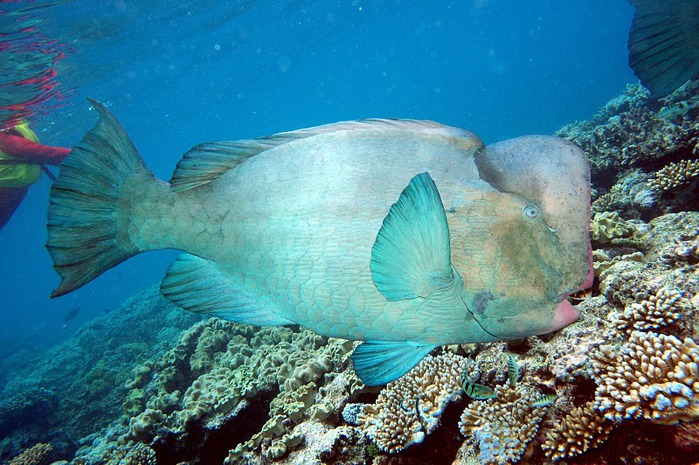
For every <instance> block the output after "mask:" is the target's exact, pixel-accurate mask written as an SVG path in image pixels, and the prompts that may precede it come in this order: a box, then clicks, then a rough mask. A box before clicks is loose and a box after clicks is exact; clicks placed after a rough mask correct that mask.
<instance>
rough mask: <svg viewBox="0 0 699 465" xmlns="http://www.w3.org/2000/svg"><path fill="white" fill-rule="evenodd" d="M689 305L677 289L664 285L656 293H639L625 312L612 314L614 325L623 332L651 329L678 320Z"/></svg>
mask: <svg viewBox="0 0 699 465" xmlns="http://www.w3.org/2000/svg"><path fill="white" fill-rule="evenodd" d="M689 306H690V304H689V301H688V300H687V299H686V298H684V297H683V296H682V294H681V293H680V292H679V291H678V290H677V289H674V288H670V287H663V288H661V289H660V290H659V291H657V292H656V293H655V294H650V295H648V294H645V295H639V296H638V301H637V302H633V303H631V304H630V305H628V306H627V307H626V308H625V309H624V312H623V313H621V314H620V313H615V314H612V315H611V320H612V325H613V326H614V327H615V328H616V330H617V331H618V332H619V333H622V334H631V332H633V331H636V330H638V331H651V330H654V329H658V328H662V327H663V326H668V325H671V324H673V323H675V322H677V321H678V320H679V319H680V317H682V314H683V313H684V312H685V311H686V309H687V308H689Z"/></svg>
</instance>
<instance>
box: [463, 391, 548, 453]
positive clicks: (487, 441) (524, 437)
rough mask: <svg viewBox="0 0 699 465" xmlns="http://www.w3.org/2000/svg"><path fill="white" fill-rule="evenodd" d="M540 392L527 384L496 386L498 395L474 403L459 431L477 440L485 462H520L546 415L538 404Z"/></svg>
mask: <svg viewBox="0 0 699 465" xmlns="http://www.w3.org/2000/svg"><path fill="white" fill-rule="evenodd" d="M540 397H541V394H540V393H539V391H538V390H537V389H536V388H534V387H532V386H529V385H526V384H516V385H513V383H507V384H503V385H500V386H497V387H496V388H495V397H494V398H493V399H489V400H477V401H474V402H472V403H471V404H470V405H469V406H468V408H466V410H464V412H463V414H462V415H461V418H460V420H459V430H460V431H461V433H462V434H463V435H464V436H466V437H467V438H469V441H472V442H473V443H475V445H476V447H477V449H478V459H479V461H480V463H482V464H484V465H490V464H509V463H515V462H517V461H518V460H519V459H520V457H521V456H522V454H524V451H525V450H526V448H527V444H528V443H529V441H531V440H532V439H534V436H536V433H537V431H538V430H539V424H540V423H541V420H542V419H543V417H544V415H545V414H546V407H545V406H541V407H539V406H536V402H537V400H538V399H539V398H540Z"/></svg>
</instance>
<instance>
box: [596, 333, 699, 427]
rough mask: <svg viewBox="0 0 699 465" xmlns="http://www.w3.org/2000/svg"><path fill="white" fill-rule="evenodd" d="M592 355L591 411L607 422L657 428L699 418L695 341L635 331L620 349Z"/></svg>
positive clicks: (698, 359) (610, 347) (698, 355)
mask: <svg viewBox="0 0 699 465" xmlns="http://www.w3.org/2000/svg"><path fill="white" fill-rule="evenodd" d="M590 357H591V360H592V369H593V376H594V378H595V381H596V382H597V390H596V392H595V408H597V409H598V410H600V411H601V412H603V413H604V414H605V417H606V418H608V419H610V420H616V421H621V420H624V419H628V418H645V419H648V420H651V421H654V422H656V423H661V424H674V423H677V422H678V421H692V420H696V419H697V418H699V346H697V344H696V343H695V342H694V341H693V340H691V339H689V338H686V339H684V341H682V340H680V339H678V338H676V337H674V336H668V335H664V334H657V333H645V332H641V331H634V332H632V333H631V336H630V338H629V340H628V342H626V343H624V344H623V345H621V347H619V348H617V347H615V346H614V345H604V346H601V347H600V348H599V349H598V350H597V351H595V352H593V353H592V354H591V356H590Z"/></svg>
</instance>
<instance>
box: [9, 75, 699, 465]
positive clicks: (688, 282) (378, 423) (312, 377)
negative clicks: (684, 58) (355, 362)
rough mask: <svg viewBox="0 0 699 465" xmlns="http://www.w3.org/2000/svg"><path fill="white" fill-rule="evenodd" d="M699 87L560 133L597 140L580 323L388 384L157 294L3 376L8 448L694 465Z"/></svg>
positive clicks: (630, 100) (329, 345)
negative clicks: (590, 278)
mask: <svg viewBox="0 0 699 465" xmlns="http://www.w3.org/2000/svg"><path fill="white" fill-rule="evenodd" d="M696 90H697V89H696V86H695V87H692V86H687V87H684V88H682V89H680V90H678V91H677V92H676V93H675V94H673V95H671V96H669V97H668V98H667V99H664V100H663V101H657V100H654V99H652V98H651V97H650V96H649V95H648V94H647V92H645V91H644V90H643V89H642V88H641V87H640V86H629V88H628V89H627V90H626V92H625V94H624V95H622V96H620V97H619V98H617V99H614V100H613V101H611V102H610V103H609V104H608V105H607V106H605V107H604V108H603V109H602V110H600V112H599V113H598V114H597V115H595V117H593V118H592V119H591V120H589V121H586V122H579V123H575V124H572V125H569V126H567V127H565V128H563V129H562V130H561V131H560V132H559V134H560V135H563V136H565V137H567V138H570V139H572V140H574V141H576V142H577V143H578V144H580V145H581V146H582V147H583V148H584V149H585V150H586V151H587V152H588V154H589V155H590V158H591V164H592V182H593V193H594V199H595V200H594V203H593V205H592V212H593V214H594V216H593V219H592V221H591V236H592V239H593V249H594V250H593V261H594V263H593V265H594V271H595V283H594V285H593V287H592V288H591V289H590V290H589V295H587V296H577V297H576V298H575V299H574V304H575V305H576V307H577V308H578V310H579V311H580V313H581V317H580V319H579V321H578V322H576V323H575V324H572V325H570V326H568V327H566V328H564V329H562V330H560V331H557V332H555V333H552V334H547V335H542V336H537V337H530V338H527V339H526V340H521V341H510V342H497V343H489V344H477V345H476V344H471V345H464V346H450V347H448V348H442V349H439V350H438V351H436V352H435V353H433V354H432V355H430V356H428V357H426V358H425V360H423V361H422V362H421V363H420V364H418V366H416V367H415V368H414V369H413V370H411V371H410V372H409V373H408V374H407V375H406V376H404V377H402V378H400V379H398V380H396V381H394V382H392V383H390V384H389V385H388V386H386V387H385V388H384V389H381V390H379V389H377V388H368V387H364V386H363V385H362V383H361V382H360V381H359V379H358V378H357V377H356V375H355V374H354V371H353V370H352V367H351V363H349V361H348V356H349V353H350V352H351V350H352V349H353V347H354V343H353V342H349V341H342V340H334V339H327V338H323V337H320V336H318V335H316V334H314V333H312V332H310V331H306V330H304V329H301V328H298V327H291V328H256V327H252V326H245V325H237V324H233V323H229V322H225V321H222V320H217V319H209V320H201V319H199V318H197V317H195V316H192V315H190V314H188V313H186V312H183V311H181V310H178V309H175V308H173V307H172V306H170V305H168V304H167V303H165V302H164V301H163V299H162V298H160V297H159V296H158V294H157V290H155V289H153V290H151V291H149V292H147V293H144V294H142V295H140V296H137V297H135V298H134V299H132V301H130V302H127V303H126V304H125V305H124V307H123V308H122V309H120V310H119V311H115V312H112V313H110V314H109V315H107V316H106V317H105V318H102V319H99V320H96V321H94V322H91V323H90V324H88V325H87V326H86V327H85V328H83V329H82V330H81V331H79V332H78V333H77V334H76V336H75V337H74V338H73V339H72V340H71V341H68V342H67V343H65V344H63V345H62V346H60V347H57V348H56V349H55V350H54V351H52V352H50V353H49V354H48V355H47V356H46V357H45V358H43V359H41V360H38V361H37V360H36V359H33V361H32V363H27V364H26V365H27V366H26V369H25V370H24V371H20V372H17V373H16V375H15V376H14V377H11V378H10V377H8V378H7V379H8V382H7V384H6V386H5V389H4V390H3V393H2V394H3V396H2V401H0V432H1V433H2V434H4V435H6V437H4V438H3V439H0V459H2V460H9V459H10V458H11V457H13V456H17V455H18V454H19V453H20V452H21V451H22V450H23V449H28V448H29V447H31V446H32V445H34V444H36V443H38V442H43V443H49V442H50V443H51V444H52V445H53V450H52V460H53V459H54V458H55V459H66V460H71V461H72V464H74V465H79V464H80V465H82V464H90V465H103V464H108V465H115V464H117V463H119V464H142V463H163V464H174V463H187V464H190V465H201V464H206V463H226V464H230V465H233V464H245V465H253V464H254V465H257V464H260V465H262V464H270V463H274V464H321V463H323V464H344V465H354V464H357V465H359V464H365V463H373V464H377V465H378V464H391V465H399V464H405V465H407V464H417V463H419V464H442V463H453V464H455V465H460V464H477V463H496V464H504V463H517V462H518V461H519V462H520V463H542V464H549V463H553V462H558V461H565V462H566V463H570V464H587V465H589V464H599V463H609V464H611V463H646V464H662V463H677V464H681V465H694V464H695V463H696V459H692V457H699V440H697V437H699V426H698V425H699V401H698V400H697V399H699V347H697V342H698V341H699V317H698V315H699V312H698V309H699V212H697V211H696V210H697V209H699V176H697V173H696V170H697V160H698V159H699V148H697V147H698V144H699V123H698V121H697V117H698V116H699V105H698V104H697V102H699V97H697V95H696V94H697V92H696ZM571 300H573V299H572V298H571ZM514 359H516V360H517V361H518V364H515V363H514ZM505 360H510V363H509V367H508V369H505V363H504V361H505ZM518 365H519V366H518ZM520 371H521V374H520ZM66 373H70V374H71V375H70V376H66ZM520 378H521V379H520ZM542 393H546V395H542ZM554 399H555V402H553V400H554ZM85 405H89V407H90V408H89V409H86V408H84V406H85ZM76 449H77V450H76Z"/></svg>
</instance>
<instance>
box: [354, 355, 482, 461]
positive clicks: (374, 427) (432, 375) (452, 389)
mask: <svg viewBox="0 0 699 465" xmlns="http://www.w3.org/2000/svg"><path fill="white" fill-rule="evenodd" d="M470 363H471V361H470V359H468V358H465V357H461V356H459V355H455V354H453V353H451V352H446V353H444V354H441V355H438V356H431V355H428V356H427V357H425V358H424V359H423V360H422V361H421V362H420V363H419V364H418V365H417V366H416V367H415V368H413V369H412V370H410V371H409V372H408V373H406V374H405V375H404V376H402V377H400V378H398V379H397V380H395V381H393V382H391V383H389V384H388V385H387V386H386V388H384V389H383V390H382V391H381V393H380V394H379V397H378V399H376V403H374V404H365V405H361V406H360V407H357V404H350V405H349V406H348V407H347V408H346V409H345V414H344V416H345V419H346V420H350V421H353V422H355V423H356V424H358V426H359V428H360V429H361V430H363V431H364V433H365V434H366V435H367V436H368V437H369V438H370V439H371V440H372V441H373V442H374V444H376V445H377V446H378V447H379V449H381V450H383V451H386V452H390V453H396V452H399V451H402V450H403V449H405V448H407V447H408V446H410V445H411V444H416V443H420V442H422V441H423V439H424V438H425V435H427V434H430V433H431V432H432V431H434V430H435V429H436V428H437V426H438V425H439V419H440V417H441V415H442V412H443V411H444V408H445V407H446V406H447V404H448V403H449V402H450V401H451V400H453V399H456V398H457V397H459V396H460V395H461V393H462V392H463V390H462V388H461V375H462V374H463V373H464V371H466V370H467V369H468V368H469V365H470Z"/></svg>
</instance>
